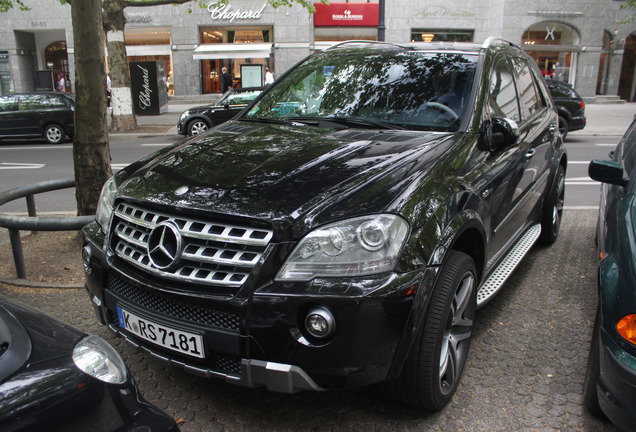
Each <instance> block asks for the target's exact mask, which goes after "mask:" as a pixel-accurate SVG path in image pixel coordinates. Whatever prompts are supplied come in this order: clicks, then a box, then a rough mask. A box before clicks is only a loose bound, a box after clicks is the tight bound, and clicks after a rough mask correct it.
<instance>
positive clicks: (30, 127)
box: [0, 92, 75, 144]
mask: <svg viewBox="0 0 636 432" xmlns="http://www.w3.org/2000/svg"><path fill="white" fill-rule="evenodd" d="M74 121H75V102H74V101H73V99H72V98H71V97H70V96H68V95H66V94H65V93H47V92H44V93H13V94H8V95H4V96H0V138H40V137H43V138H45V139H46V140H47V141H48V142H49V143H51V144H59V143H61V142H63V141H64V140H65V139H66V138H71V137H72V136H73V132H74V130H75V129H74V128H75V122H74Z"/></svg>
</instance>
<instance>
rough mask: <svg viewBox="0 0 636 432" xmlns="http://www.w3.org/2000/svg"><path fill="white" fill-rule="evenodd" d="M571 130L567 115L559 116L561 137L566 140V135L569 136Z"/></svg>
mask: <svg viewBox="0 0 636 432" xmlns="http://www.w3.org/2000/svg"><path fill="white" fill-rule="evenodd" d="M569 130H570V125H569V124H568V121H567V120H566V119H565V117H561V116H559V134H561V139H562V140H563V141H565V137H566V136H568V131H569Z"/></svg>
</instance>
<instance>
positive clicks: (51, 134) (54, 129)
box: [44, 124, 66, 144]
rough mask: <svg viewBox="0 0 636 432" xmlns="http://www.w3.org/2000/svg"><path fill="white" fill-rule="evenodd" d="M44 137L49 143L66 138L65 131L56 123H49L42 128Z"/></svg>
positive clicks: (58, 141)
mask: <svg viewBox="0 0 636 432" xmlns="http://www.w3.org/2000/svg"><path fill="white" fill-rule="evenodd" d="M44 138H45V139H46V140H47V141H48V142H49V144H59V143H61V142H63V141H64V140H65V139H66V132H64V128H63V127H62V126H60V125H58V124H50V125H48V126H47V127H46V128H45V129H44Z"/></svg>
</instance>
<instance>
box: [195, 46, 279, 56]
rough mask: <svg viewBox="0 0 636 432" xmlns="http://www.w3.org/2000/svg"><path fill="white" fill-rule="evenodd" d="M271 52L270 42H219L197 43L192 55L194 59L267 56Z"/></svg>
mask: <svg viewBox="0 0 636 432" xmlns="http://www.w3.org/2000/svg"><path fill="white" fill-rule="evenodd" d="M271 52H272V44H271V43H227V44H220V43H219V44H205V45H199V46H198V47H196V48H195V49H194V53H193V54H192V57H193V58H194V59H195V60H210V59H236V58H268V57H269V55H270V54H271Z"/></svg>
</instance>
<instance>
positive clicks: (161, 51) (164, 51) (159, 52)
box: [126, 45, 172, 57]
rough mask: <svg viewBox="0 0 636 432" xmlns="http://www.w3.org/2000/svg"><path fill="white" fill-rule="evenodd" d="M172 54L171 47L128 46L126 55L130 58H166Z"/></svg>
mask: <svg viewBox="0 0 636 432" xmlns="http://www.w3.org/2000/svg"><path fill="white" fill-rule="evenodd" d="M171 53H172V47H171V46H170V45H126V55H128V57H130V56H166V55H170V54H171Z"/></svg>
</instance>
